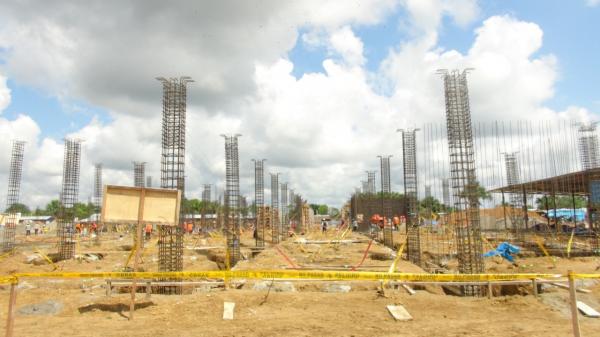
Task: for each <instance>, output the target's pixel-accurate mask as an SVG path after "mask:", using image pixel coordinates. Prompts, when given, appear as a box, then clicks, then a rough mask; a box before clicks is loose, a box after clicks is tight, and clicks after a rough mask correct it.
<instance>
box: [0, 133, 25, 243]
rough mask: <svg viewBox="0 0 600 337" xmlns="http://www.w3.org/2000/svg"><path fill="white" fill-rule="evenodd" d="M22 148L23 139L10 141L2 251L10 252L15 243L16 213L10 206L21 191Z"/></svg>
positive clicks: (15, 202)
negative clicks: (10, 150)
mask: <svg viewBox="0 0 600 337" xmlns="http://www.w3.org/2000/svg"><path fill="white" fill-rule="evenodd" d="M24 150H25V142H24V141H21V140H14V141H13V142H12V152H11V156H10V169H9V172H8V193H7V195H6V212H7V213H8V214H7V217H6V221H5V224H4V234H3V240H2V251H4V252H8V251H11V252H12V250H13V248H14V245H15V232H16V229H17V215H16V214H15V212H14V211H13V210H11V207H12V206H13V205H15V204H17V203H19V194H20V191H21V177H22V175H23V153H24Z"/></svg>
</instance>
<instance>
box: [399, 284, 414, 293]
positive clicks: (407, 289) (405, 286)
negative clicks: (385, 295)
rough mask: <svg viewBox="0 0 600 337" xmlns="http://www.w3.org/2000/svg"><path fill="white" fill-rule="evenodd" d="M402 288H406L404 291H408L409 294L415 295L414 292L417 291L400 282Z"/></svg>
mask: <svg viewBox="0 0 600 337" xmlns="http://www.w3.org/2000/svg"><path fill="white" fill-rule="evenodd" d="M402 288H404V289H406V291H408V293H409V294H411V295H415V294H417V292H416V291H414V289H413V288H411V287H409V286H408V285H406V284H402Z"/></svg>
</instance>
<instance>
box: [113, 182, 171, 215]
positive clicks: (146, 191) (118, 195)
mask: <svg viewBox="0 0 600 337" xmlns="http://www.w3.org/2000/svg"><path fill="white" fill-rule="evenodd" d="M142 195H143V196H144V201H143V203H141V202H140V201H141V198H142ZM180 199H181V193H180V192H179V191H177V190H167V189H157V188H141V187H128V186H114V185H107V186H105V188H104V198H103V202H102V214H101V221H102V222H104V223H128V222H129V223H137V222H138V221H142V222H145V223H159V224H167V225H175V224H177V223H178V220H179V203H180ZM141 204H143V205H144V207H143V209H142V210H141V211H142V217H141V219H139V212H140V206H141Z"/></svg>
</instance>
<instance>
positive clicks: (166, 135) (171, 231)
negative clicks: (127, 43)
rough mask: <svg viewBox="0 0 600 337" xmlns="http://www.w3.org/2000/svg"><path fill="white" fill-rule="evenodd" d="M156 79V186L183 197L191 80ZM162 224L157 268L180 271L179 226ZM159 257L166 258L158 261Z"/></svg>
mask: <svg viewBox="0 0 600 337" xmlns="http://www.w3.org/2000/svg"><path fill="white" fill-rule="evenodd" d="M156 79H157V80H159V81H160V82H161V83H162V85H163V97H162V98H163V100H162V108H163V109H162V135H161V160H160V187H161V188H166V189H176V190H179V191H181V200H182V201H183V200H185V134H186V132H185V128H186V109H187V85H188V83H191V82H193V80H192V79H191V78H190V77H187V76H182V77H180V78H169V79H166V78H164V77H158V78H156ZM185 213H186V210H185V207H180V216H179V221H180V222H182V223H183V221H184V216H183V215H185ZM163 227H164V228H165V229H163V231H164V233H165V234H164V235H166V237H168V238H169V239H168V240H167V239H165V240H163V241H162V244H163V245H166V246H163V249H159V256H158V260H159V270H161V271H181V270H183V244H178V242H183V237H182V236H183V231H182V230H181V228H179V229H176V228H168V227H165V226H163ZM175 227H177V226H175ZM169 245H171V246H169ZM160 261H166V262H165V263H163V264H161V263H160ZM168 261H175V262H173V263H172V262H168ZM179 261H181V263H180V262H179ZM178 288H180V287H178ZM165 291H170V290H165ZM176 291H180V290H176Z"/></svg>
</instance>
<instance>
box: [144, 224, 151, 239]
mask: <svg viewBox="0 0 600 337" xmlns="http://www.w3.org/2000/svg"><path fill="white" fill-rule="evenodd" d="M144 231H145V232H146V240H150V236H151V235H152V225H151V224H146V228H145V229H144Z"/></svg>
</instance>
